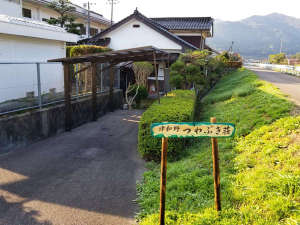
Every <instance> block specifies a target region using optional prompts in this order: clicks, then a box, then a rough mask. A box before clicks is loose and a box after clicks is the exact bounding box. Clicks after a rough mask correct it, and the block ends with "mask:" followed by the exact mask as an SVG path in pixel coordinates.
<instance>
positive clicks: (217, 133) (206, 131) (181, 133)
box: [151, 122, 235, 138]
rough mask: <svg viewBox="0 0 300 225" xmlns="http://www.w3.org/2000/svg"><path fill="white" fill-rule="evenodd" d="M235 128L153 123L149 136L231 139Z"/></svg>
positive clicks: (201, 124)
mask: <svg viewBox="0 0 300 225" xmlns="http://www.w3.org/2000/svg"><path fill="white" fill-rule="evenodd" d="M234 132H235V126H234V125H233V124H231V123H206V122H186V123H167V122H166V123H153V124H152V125H151V134H152V136H154V137H157V138H164V137H168V138H189V137H194V138H197V137H232V136H233V135H234Z"/></svg>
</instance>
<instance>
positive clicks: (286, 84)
mask: <svg viewBox="0 0 300 225" xmlns="http://www.w3.org/2000/svg"><path fill="white" fill-rule="evenodd" d="M248 69H250V70H252V71H253V72H255V73H256V74H258V76H259V77H260V78H261V79H262V80H265V81H268V82H270V83H272V84H274V85H276V86H277V87H278V88H279V89H280V90H281V91H282V92H283V93H285V94H287V95H289V97H290V98H291V100H292V101H294V102H295V103H296V104H297V105H298V106H300V78H298V77H294V76H291V75H287V74H282V73H278V72H274V71H270V70H264V69H261V68H256V67H249V68H248Z"/></svg>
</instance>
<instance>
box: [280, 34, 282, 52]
mask: <svg viewBox="0 0 300 225" xmlns="http://www.w3.org/2000/svg"><path fill="white" fill-rule="evenodd" d="M280 53H282V37H281V38H280Z"/></svg>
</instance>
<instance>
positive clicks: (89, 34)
mask: <svg viewBox="0 0 300 225" xmlns="http://www.w3.org/2000/svg"><path fill="white" fill-rule="evenodd" d="M90 5H96V3H91V2H89V1H88V2H87V3H83V7H84V8H86V7H87V10H88V18H87V36H88V38H90V36H91V32H90V30H91V13H90Z"/></svg>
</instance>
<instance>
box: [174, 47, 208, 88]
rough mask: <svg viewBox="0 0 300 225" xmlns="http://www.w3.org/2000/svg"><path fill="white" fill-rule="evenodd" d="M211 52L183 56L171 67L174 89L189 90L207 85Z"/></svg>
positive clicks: (204, 51)
mask: <svg viewBox="0 0 300 225" xmlns="http://www.w3.org/2000/svg"><path fill="white" fill-rule="evenodd" d="M209 55H210V54H209V52H208V51H206V50H203V51H194V52H188V53H185V54H182V55H181V56H180V57H179V59H178V60H177V61H176V62H175V63H173V64H172V65H171V67H170V83H171V85H172V86H173V87H176V88H182V89H188V88H191V87H192V86H194V85H201V84H204V83H205V72H204V69H206V66H207V64H208V60H209Z"/></svg>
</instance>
